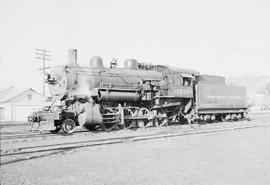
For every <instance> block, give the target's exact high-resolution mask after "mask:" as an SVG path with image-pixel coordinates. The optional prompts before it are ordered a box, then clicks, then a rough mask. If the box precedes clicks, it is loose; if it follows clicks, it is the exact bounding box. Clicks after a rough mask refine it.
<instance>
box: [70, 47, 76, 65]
mask: <svg viewBox="0 0 270 185" xmlns="http://www.w3.org/2000/svg"><path fill="white" fill-rule="evenodd" d="M68 57H69V63H68V64H69V65H70V66H76V65H78V63H77V49H69V50H68Z"/></svg>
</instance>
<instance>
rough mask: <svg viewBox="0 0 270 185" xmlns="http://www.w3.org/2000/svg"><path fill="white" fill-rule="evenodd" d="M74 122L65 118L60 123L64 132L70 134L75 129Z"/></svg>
mask: <svg viewBox="0 0 270 185" xmlns="http://www.w3.org/2000/svg"><path fill="white" fill-rule="evenodd" d="M75 128H76V123H75V121H74V120H72V119H69V118H68V119H65V120H64V121H63V123H62V129H63V131H64V132H65V133H68V134H71V133H73V132H74V131H75Z"/></svg>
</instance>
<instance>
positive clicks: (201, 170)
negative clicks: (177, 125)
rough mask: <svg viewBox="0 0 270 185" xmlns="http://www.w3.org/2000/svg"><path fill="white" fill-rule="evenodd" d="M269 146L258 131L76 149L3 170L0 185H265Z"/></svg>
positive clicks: (268, 135) (269, 137) (264, 130)
mask: <svg viewBox="0 0 270 185" xmlns="http://www.w3.org/2000/svg"><path fill="white" fill-rule="evenodd" d="M259 117H260V116H258V118H259ZM256 119H257V118H256ZM256 119H255V121H256ZM263 119H267V117H266V116H264V117H263ZM269 121H270V119H269ZM269 141H270V127H260V128H250V129H243V130H236V131H226V132H221V133H210V134H201V135H189V136H180V137H175V138H166V139H158V140H151V141H140V142H134V143H133V142H131V143H123V144H116V145H111V146H99V147H92V148H83V149H76V150H71V151H66V152H63V153H59V154H56V155H51V156H47V157H42V158H38V159H31V160H27V161H22V162H17V163H13V164H7V165H3V166H1V170H0V175H1V184H3V185H5V184H24V185H28V184H29V185H31V184H35V185H36V184H40V185H47V184H67V185H68V184H72V185H76V184H78V185H81V184H91V185H92V184H97V185H104V184H113V185H114V184H115V185H119V184H132V185H133V184H134V185H135V184H136V185H137V184H147V185H149V184H160V185H164V184H181V185H182V184H183V185H185V184H200V185H204V184H205V185H211V184H215V185H216V184H218V185H223V184H224V185H232V184H235V185H239V184H240V185H242V184H243V185H249V184H250V185H254V184H256V185H258V184H262V185H264V184H265V185H267V184H270V144H269Z"/></svg>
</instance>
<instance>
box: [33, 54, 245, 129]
mask: <svg viewBox="0 0 270 185" xmlns="http://www.w3.org/2000/svg"><path fill="white" fill-rule="evenodd" d="M116 65H117V63H116V60H113V61H112V62H111V66H110V67H104V66H103V61H102V59H101V58H100V57H94V58H92V59H91V60H90V64H89V66H80V65H78V64H77V52H76V50H71V51H70V62H69V64H67V65H63V66H55V67H54V68H53V69H52V71H51V73H50V74H48V76H47V83H48V84H49V89H50V92H51V95H52V97H51V105H50V106H47V107H45V108H44V109H43V110H41V111H38V112H35V113H34V114H33V115H32V116H30V117H29V121H33V120H35V121H37V122H42V121H46V122H50V123H52V124H53V125H54V127H55V131H60V130H61V129H62V130H63V131H64V132H66V133H72V132H73V131H74V130H75V127H76V126H79V125H80V126H84V127H86V128H88V129H89V130H93V129H104V130H111V129H116V128H134V127H150V126H164V125H168V124H172V123H189V124H191V123H194V122H199V121H204V122H210V121H223V120H235V119H242V118H244V117H245V115H246V112H247V101H246V89H245V88H244V87H236V86H228V85H226V84H225V78H224V77H220V76H210V75H200V74H199V72H198V71H195V70H185V69H179V68H172V67H168V66H163V65H146V64H142V63H138V62H137V61H136V60H134V59H128V60H126V61H125V63H124V68H118V67H116Z"/></svg>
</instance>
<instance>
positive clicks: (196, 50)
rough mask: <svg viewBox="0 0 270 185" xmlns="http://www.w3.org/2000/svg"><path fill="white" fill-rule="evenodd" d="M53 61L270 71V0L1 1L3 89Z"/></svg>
mask: <svg viewBox="0 0 270 185" xmlns="http://www.w3.org/2000/svg"><path fill="white" fill-rule="evenodd" d="M35 48H44V49H47V50H50V51H52V61H50V62H48V63H47V64H48V65H50V66H53V65H56V64H65V63H67V56H68V55H67V50H68V49H69V48H77V49H78V62H79V63H80V64H88V61H89V58H91V57H92V56H96V55H100V56H101V57H102V58H103V59H104V63H105V65H108V64H109V62H110V60H111V59H112V58H113V57H116V58H118V59H119V65H122V63H123V61H124V60H125V59H126V58H136V59H138V60H139V61H144V62H151V63H152V64H168V65H172V66H176V67H182V68H193V69H196V70H198V71H200V72H201V73H207V74H217V75H225V76H236V75H241V74H270V72H269V71H270V70H269V68H270V67H269V66H270V65H269V64H270V1H269V0H220V1H218V0H217V1H215V0H189V1H184V0H174V1H172V0H133V1H129V0H113V1H105V0H85V1H82V0H63V1H61V0H58V1H57V0H44V1H40V0H23V1H22V0H17V1H15V0H0V60H1V61H0V62H1V63H2V64H0V68H1V69H0V83H1V84H0V86H3V85H6V86H8V85H15V86H25V87H30V86H31V87H33V88H35V89H37V90H38V91H40V92H41V89H42V83H41V82H42V76H41V72H40V71H37V68H39V67H41V65H42V62H41V61H38V60H37V59H35V54H34V53H35V52H34V49H35Z"/></svg>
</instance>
